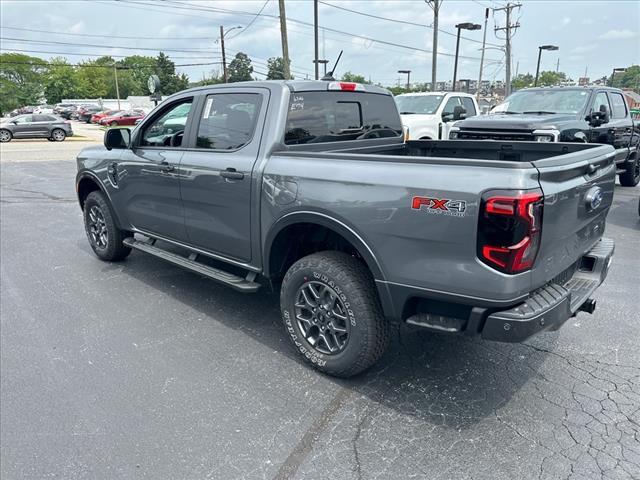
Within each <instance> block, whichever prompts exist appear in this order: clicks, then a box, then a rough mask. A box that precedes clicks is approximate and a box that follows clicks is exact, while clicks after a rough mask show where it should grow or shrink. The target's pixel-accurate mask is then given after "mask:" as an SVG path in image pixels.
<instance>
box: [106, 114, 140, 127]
mask: <svg viewBox="0 0 640 480" xmlns="http://www.w3.org/2000/svg"><path fill="white" fill-rule="evenodd" d="M144 115H145V113H144V112H143V111H141V110H127V111H125V112H118V113H117V114H115V115H112V116H110V117H104V118H102V119H101V120H100V122H99V123H100V125H109V126H112V127H113V126H116V125H135V124H136V120H140V119H142V118H144Z"/></svg>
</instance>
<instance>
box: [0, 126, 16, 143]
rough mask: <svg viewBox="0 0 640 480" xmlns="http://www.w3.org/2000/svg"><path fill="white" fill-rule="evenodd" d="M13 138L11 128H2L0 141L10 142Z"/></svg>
mask: <svg viewBox="0 0 640 480" xmlns="http://www.w3.org/2000/svg"><path fill="white" fill-rule="evenodd" d="M12 138H13V135H11V132H10V131H9V130H5V129H2V130H0V142H2V143H5V142H10V141H11V139H12Z"/></svg>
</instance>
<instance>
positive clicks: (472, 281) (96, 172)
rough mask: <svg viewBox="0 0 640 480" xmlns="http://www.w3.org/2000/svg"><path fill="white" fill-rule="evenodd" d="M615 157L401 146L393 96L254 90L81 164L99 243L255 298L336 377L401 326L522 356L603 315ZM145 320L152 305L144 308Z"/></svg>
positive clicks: (366, 89) (603, 149) (329, 86)
mask: <svg viewBox="0 0 640 480" xmlns="http://www.w3.org/2000/svg"><path fill="white" fill-rule="evenodd" d="M614 157H615V152H614V149H613V148H612V147H611V146H609V145H595V144H569V143H536V142H512V141H495V142H480V141H432V140H417V141H409V142H406V143H405V142H404V141H403V135H402V125H401V122H400V116H399V114H398V111H397V109H396V106H395V104H394V101H393V98H392V96H391V94H390V93H389V92H387V91H386V90H383V89H381V88H377V87H373V86H369V85H366V86H364V85H359V84H354V83H345V82H317V81H288V82H279V81H277V82H247V83H236V84H231V85H216V86H208V87H201V88H196V89H191V90H187V91H184V92H181V93H178V94H176V95H174V96H172V97H170V98H168V99H167V100H165V101H164V102H163V103H162V104H161V105H159V106H158V107H157V108H156V109H155V110H154V111H153V112H152V113H151V114H149V115H148V116H147V117H146V118H145V119H144V121H143V122H142V123H140V125H138V126H137V127H136V128H135V129H134V130H133V131H130V130H128V129H125V128H120V129H111V130H108V131H107V132H106V134H105V146H104V147H102V146H99V147H90V148H87V149H85V150H83V151H82V152H81V153H80V155H79V156H78V159H77V163H78V174H77V179H76V187H77V192H78V199H79V202H80V207H81V208H82V210H83V215H84V222H85V229H86V233H87V237H88V239H89V242H90V244H91V247H92V248H93V250H94V252H95V253H96V255H97V256H98V257H99V258H100V259H102V260H105V261H116V260H122V259H124V258H125V257H126V256H127V255H128V254H129V253H130V252H131V250H132V249H136V250H139V251H141V252H145V253H148V254H151V255H154V256H156V257H159V258H161V259H164V260H166V261H169V262H171V263H173V264H175V265H179V266H181V267H184V268H187V269H189V270H192V271H193V272H196V273H199V274H201V275H203V276H205V277H208V278H211V279H213V280H216V281H218V282H222V283H224V284H226V285H228V286H230V287H232V288H234V289H236V290H238V291H241V292H255V291H257V290H259V289H260V288H273V289H279V291H280V302H281V309H282V316H283V320H284V325H285V329H286V332H287V334H288V335H289V336H290V338H291V340H292V341H293V343H294V344H295V347H296V348H297V349H298V351H299V352H300V354H301V355H302V357H303V358H304V359H306V361H308V362H309V363H311V364H312V365H314V366H315V367H316V368H318V369H320V370H322V371H324V372H326V373H329V374H332V375H337V376H343V377H346V376H350V375H354V374H357V373H359V372H361V371H363V370H365V369H366V368H368V367H369V366H371V365H372V364H373V363H374V362H375V361H376V360H378V359H379V358H380V356H381V355H382V354H383V352H384V350H385V347H386V344H387V340H388V336H389V325H390V323H391V322H404V323H408V324H411V325H414V326H417V327H422V328H425V329H429V330H432V331H436V332H448V333H458V334H463V335H481V336H482V337H483V338H485V339H488V340H495V341H503V342H520V341H523V340H525V339H526V338H528V337H530V336H531V335H533V334H535V333H537V332H539V331H543V330H555V329H558V328H559V327H560V326H561V325H562V324H563V323H564V322H565V321H566V320H567V319H568V318H570V317H571V316H573V315H575V314H577V313H578V312H579V311H587V312H589V313H591V312H593V309H594V308H595V300H593V299H592V298H591V295H592V293H593V292H594V290H595V289H596V288H597V287H598V286H599V285H600V284H601V283H602V281H603V280H604V278H605V277H606V275H607V272H608V269H609V265H610V263H611V259H612V255H613V250H614V244H613V242H612V241H611V240H609V239H606V238H603V233H604V229H605V219H606V217H607V213H608V211H609V208H610V206H611V204H612V198H613V190H614V178H615V171H616V168H615V164H614ZM142 301H143V299H142Z"/></svg>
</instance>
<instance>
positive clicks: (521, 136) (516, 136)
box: [458, 130, 534, 142]
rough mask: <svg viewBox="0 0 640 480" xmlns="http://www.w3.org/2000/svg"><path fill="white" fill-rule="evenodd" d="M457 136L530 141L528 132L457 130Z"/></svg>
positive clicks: (470, 138)
mask: <svg viewBox="0 0 640 480" xmlns="http://www.w3.org/2000/svg"><path fill="white" fill-rule="evenodd" d="M458 138H459V139H462V140H502V141H507V142H532V141H533V140H534V138H533V134H532V133H530V132H470V131H463V130H461V131H459V132H458Z"/></svg>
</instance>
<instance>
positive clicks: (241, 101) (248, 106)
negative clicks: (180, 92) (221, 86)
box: [196, 93, 262, 150]
mask: <svg viewBox="0 0 640 480" xmlns="http://www.w3.org/2000/svg"><path fill="white" fill-rule="evenodd" d="M261 103H262V95H260V94H258V93H215V94H212V95H207V98H206V100H205V103H204V109H203V111H202V117H201V118H200V125H199V126H198V137H197V139H196V147H198V148H208V149H212V150H237V149H238V148H242V147H244V146H245V145H246V144H248V143H249V142H251V139H252V138H253V132H254V130H255V128H256V123H257V120H258V113H259V112H260V105H261Z"/></svg>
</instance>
